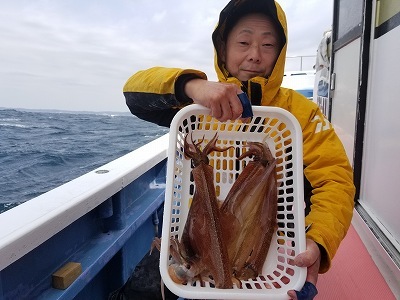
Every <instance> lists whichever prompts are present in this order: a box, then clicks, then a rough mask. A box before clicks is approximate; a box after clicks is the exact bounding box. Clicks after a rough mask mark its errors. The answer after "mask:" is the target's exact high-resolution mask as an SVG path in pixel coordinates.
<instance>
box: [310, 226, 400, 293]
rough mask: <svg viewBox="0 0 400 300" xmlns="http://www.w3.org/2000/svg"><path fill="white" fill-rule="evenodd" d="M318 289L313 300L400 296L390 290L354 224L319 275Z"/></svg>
mask: <svg viewBox="0 0 400 300" xmlns="http://www.w3.org/2000/svg"><path fill="white" fill-rule="evenodd" d="M317 288H318V295H317V297H315V299H316V300H338V299H341V300H347V299H349V300H350V299H363V300H374V299H382V300H392V299H399V298H396V296H395V295H394V294H393V292H392V291H391V289H390V287H389V285H388V284H387V282H386V281H385V279H384V277H383V276H382V274H381V272H380V271H379V269H378V267H377V266H376V264H375V262H374V261H373V259H372V257H371V255H370V254H369V252H368V251H367V249H366V247H365V245H364V243H363V241H362V240H361V238H360V236H359V235H358V233H357V231H356V230H355V228H354V226H353V225H352V226H351V227H350V229H349V231H348V233H347V235H346V237H345V239H344V240H343V242H342V244H341V245H340V247H339V250H338V252H337V254H336V256H335V258H334V259H333V261H332V268H331V269H330V270H329V272H327V273H326V274H322V275H320V276H319V280H318V283H317ZM399 296H400V295H398V296H397V297H399Z"/></svg>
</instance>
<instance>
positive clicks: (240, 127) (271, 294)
mask: <svg viewBox="0 0 400 300" xmlns="http://www.w3.org/2000/svg"><path fill="white" fill-rule="evenodd" d="M253 113H254V117H252V119H251V121H250V122H249V123H247V124H245V123H242V122H241V121H228V122H219V121H217V120H216V119H213V118H211V117H209V116H208V114H209V109H207V108H204V107H203V106H200V105H196V104H193V105H189V106H187V107H185V108H183V109H181V110H180V111H179V112H178V113H177V115H176V116H175V117H174V119H173V121H172V123H171V129H170V136H169V149H168V165H167V185H166V191H165V204H164V219H163V230H162V239H161V254H160V272H161V276H162V279H163V281H164V283H165V285H166V286H167V287H168V288H169V289H170V290H171V291H172V292H173V293H174V294H176V295H178V296H180V297H184V298H188V299H264V300H265V299H274V300H276V299H288V296H287V291H288V290H291V289H296V290H300V289H301V288H302V286H303V284H304V282H305V278H306V269H305V268H298V267H296V266H294V265H293V263H292V260H293V258H294V257H295V256H296V255H297V254H299V253H300V252H303V251H304V250H305V232H304V200H303V197H304V196H303V157H302V155H303V145H302V133H301V129H300V126H299V124H298V122H297V120H296V119H295V118H294V116H293V115H292V114H290V113H289V112H287V111H286V110H283V109H281V108H276V107H253ZM216 132H218V142H217V146H219V147H227V146H233V147H234V148H235V150H234V151H225V152H222V153H219V152H212V153H210V154H209V155H208V157H209V159H210V164H211V165H212V166H213V167H214V179H215V187H216V193H217V197H218V199H219V200H223V199H225V197H226V195H227V193H228V191H229V190H230V188H231V186H232V184H233V183H234V180H235V178H237V176H238V174H240V172H241V171H242V169H243V167H244V164H243V163H236V161H237V157H238V155H240V154H242V153H243V151H244V147H243V146H244V145H245V144H246V142H247V141H253V142H266V143H267V144H268V146H269V148H270V150H271V152H272V154H273V155H274V156H275V157H276V158H277V175H278V212H277V221H278V229H277V231H276V234H274V236H273V238H272V242H271V246H270V249H269V252H268V255H267V258H266V261H265V263H264V266H263V269H262V274H260V275H259V276H258V277H257V278H256V279H255V280H248V281H242V287H241V288H238V287H236V286H234V287H233V288H232V289H218V288H215V287H214V286H213V284H212V283H209V282H205V285H203V286H201V285H200V282H198V281H194V282H188V283H187V284H177V283H175V282H173V281H172V279H171V277H170V276H169V274H168V265H169V263H170V262H169V259H170V255H169V245H170V239H169V238H170V237H178V238H180V236H181V234H182V231H183V228H184V226H185V223H186V218H187V214H188V211H189V203H190V199H192V197H193V193H194V189H195V187H194V183H193V182H191V176H190V172H191V162H190V160H188V159H186V158H185V157H184V154H183V144H184V138H185V136H186V135H187V134H192V135H193V140H194V141H195V142H196V141H200V140H201V139H202V138H203V137H204V141H203V143H202V144H201V147H202V148H204V146H205V145H206V144H207V143H208V141H210V139H212V138H213V137H214V135H215V133H216ZM244 160H245V161H246V162H247V161H249V158H246V159H244Z"/></svg>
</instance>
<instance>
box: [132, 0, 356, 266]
mask: <svg viewBox="0 0 400 300" xmlns="http://www.w3.org/2000/svg"><path fill="white" fill-rule="evenodd" d="M250 2H251V4H250ZM237 3H240V5H242V4H246V5H248V6H251V5H254V4H255V3H256V4H257V5H260V8H258V11H259V12H265V13H267V14H268V15H270V16H271V17H272V18H273V19H274V20H275V22H279V24H280V25H281V28H280V30H281V31H282V35H283V37H282V40H283V47H282V50H281V53H280V55H279V57H278V60H277V62H276V64H275V67H274V69H273V71H272V74H271V75H270V76H269V77H268V78H264V77H255V78H253V79H251V80H249V81H248V82H240V81H239V80H238V79H236V78H234V77H231V76H230V74H229V72H228V71H227V70H226V69H225V66H224V65H223V63H222V62H221V61H220V60H219V55H218V49H219V46H220V43H221V40H223V31H224V28H225V26H227V25H226V24H227V20H228V19H229V18H230V17H231V16H234V15H235V14H237V13H240V12H238V11H237V7H236V4H237ZM228 21H229V20H228ZM286 37H287V25H286V17H285V14H284V12H283V10H282V8H281V7H280V6H279V4H278V3H276V2H275V1H273V0H257V1H255V0H247V1H246V0H237V1H231V2H230V4H228V5H227V7H226V8H225V9H224V10H223V11H222V12H221V15H220V19H219V23H218V26H217V27H216V29H215V31H214V33H213V42H214V47H215V49H216V51H215V53H216V54H215V61H214V65H215V70H216V72H217V75H218V80H219V81H220V82H229V83H235V84H237V85H239V86H240V87H241V88H242V90H244V91H245V92H246V93H247V94H248V96H249V98H250V99H251V102H252V104H253V105H265V106H276V107H281V108H283V109H285V110H287V111H289V112H291V113H292V114H293V115H294V116H295V117H296V118H297V120H298V121H299V123H300V126H301V128H302V132H303V153H304V156H303V163H304V178H305V198H307V197H308V199H309V201H310V202H309V203H308V205H309V208H308V210H307V211H306V220H305V223H306V225H309V224H312V226H311V228H310V230H309V231H308V232H307V234H306V236H307V238H310V239H312V240H314V241H315V242H316V243H318V244H319V245H320V249H321V254H322V260H321V266H320V270H319V271H320V273H324V272H326V271H327V270H328V269H329V267H330V265H331V260H332V258H333V257H334V255H335V253H336V251H337V249H338V247H339V244H340V242H341V241H342V239H343V238H344V236H345V235H346V232H347V230H348V228H349V226H350V222H351V218H352V214H353V206H354V194H355V187H354V184H353V171H352V168H351V166H350V164H349V161H348V158H347V155H346V153H345V151H344V148H343V145H342V143H341V141H340V140H339V138H338V136H337V135H336V133H335V131H334V129H333V127H332V125H331V124H330V123H329V121H328V120H327V119H326V118H325V116H324V115H323V114H322V113H321V111H320V109H319V108H318V106H317V105H316V104H315V103H314V102H312V101H310V100H308V99H307V98H305V97H304V96H303V95H301V94H299V93H298V92H296V91H293V90H291V89H287V88H283V87H281V83H282V79H283V75H284V65H285V59H286V48H287V43H286ZM193 78H203V79H207V77H206V75H205V74H204V73H203V72H201V71H198V70H190V69H178V68H163V67H155V68H151V69H148V70H144V71H140V72H138V73H136V74H134V75H133V76H132V77H130V78H129V79H128V81H127V82H126V84H125V86H124V95H125V98H126V103H127V105H128V107H129V109H130V110H131V112H132V113H133V114H135V115H136V116H138V117H139V118H142V119H144V120H147V121H151V122H154V123H157V124H159V125H163V126H169V125H170V122H171V120H172V118H173V116H174V115H175V114H176V112H177V111H178V110H179V109H180V108H181V107H183V106H185V105H188V104H190V103H192V100H191V99H189V98H188V97H187V96H186V95H184V93H183V86H184V84H185V83H186V82H187V81H188V80H190V79H193ZM308 188H309V189H308Z"/></svg>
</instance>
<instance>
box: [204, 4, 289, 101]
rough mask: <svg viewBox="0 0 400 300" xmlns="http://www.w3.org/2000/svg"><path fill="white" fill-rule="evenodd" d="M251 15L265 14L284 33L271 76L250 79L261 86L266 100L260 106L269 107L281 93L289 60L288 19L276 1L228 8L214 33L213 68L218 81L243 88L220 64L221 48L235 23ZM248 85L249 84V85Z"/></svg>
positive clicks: (225, 9) (221, 16)
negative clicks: (279, 92)
mask: <svg viewBox="0 0 400 300" xmlns="http://www.w3.org/2000/svg"><path fill="white" fill-rule="evenodd" d="M249 13H264V14H265V15H267V16H269V17H271V18H272V20H273V21H274V22H275V23H276V25H277V28H278V30H279V31H280V34H281V41H282V49H281V52H280V54H279V56H278V59H277V61H276V63H275V67H274V69H273V71H272V73H271V75H270V76H269V77H268V78H264V77H255V78H252V79H250V80H249V81H250V82H251V83H256V84H260V85H261V89H262V91H263V97H262V98H263V99H262V100H261V103H260V104H263V105H267V104H270V103H268V102H270V101H271V100H272V99H273V98H274V97H275V95H276V94H277V93H278V91H279V88H280V86H281V84H282V80H283V75H284V70H285V60H286V49H287V24H286V16H285V13H284V11H283V10H282V8H281V6H280V5H279V4H278V3H277V2H275V1H274V0H231V1H230V2H229V3H228V4H227V5H226V7H225V8H224V9H223V10H222V11H221V13H220V16H219V21H218V25H217V27H216V28H215V30H214V32H213V34H212V39H213V43H214V49H215V56H214V67H215V71H216V72H217V76H218V80H219V81H222V82H233V83H237V84H240V85H243V83H240V82H239V81H238V79H236V78H234V77H231V76H230V74H229V72H228V71H227V69H226V67H225V64H224V63H223V62H222V61H221V54H220V51H221V50H220V49H221V45H223V43H225V41H226V37H227V34H228V33H229V31H230V30H231V29H232V27H233V26H234V25H235V24H236V22H237V21H238V20H239V19H240V18H241V17H243V16H245V15H247V14H249ZM248 84H249V85H250V83H248ZM267 99H269V100H267Z"/></svg>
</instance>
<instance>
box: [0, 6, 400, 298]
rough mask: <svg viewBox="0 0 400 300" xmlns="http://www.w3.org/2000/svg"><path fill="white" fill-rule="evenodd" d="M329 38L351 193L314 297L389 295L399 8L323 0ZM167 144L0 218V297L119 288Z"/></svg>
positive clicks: (331, 106)
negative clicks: (329, 6) (346, 226)
mask: <svg viewBox="0 0 400 300" xmlns="http://www.w3.org/2000/svg"><path fill="white" fill-rule="evenodd" d="M349 12H352V13H351V14H350V13H349ZM330 42H331V43H332V56H331V58H330V68H329V80H330V90H329V96H328V97H326V98H325V99H322V102H320V104H321V107H322V108H323V109H324V112H325V114H326V116H327V118H329V119H330V120H331V122H332V123H333V125H334V126H335V128H336V130H337V132H338V134H339V136H340V137H341V139H342V141H343V144H344V145H345V148H346V152H347V154H348V156H349V158H350V161H351V162H352V165H353V168H354V174H355V184H356V187H357V194H356V199H355V201H356V207H355V211H354V218H353V221H352V226H351V228H350V230H349V233H348V235H347V236H346V238H345V240H344V241H343V243H342V245H341V247H340V248H339V251H338V253H337V255H336V257H335V258H334V260H333V267H332V269H331V271H330V272H328V273H327V274H324V275H321V276H320V279H319V282H318V285H317V287H318V289H319V295H318V296H317V297H316V299H325V300H326V299H385V300H387V299H399V297H400V269H399V267H400V254H399V252H400V218H399V217H398V213H399V211H400V209H399V208H400V202H399V201H398V188H397V184H398V179H399V175H398V172H399V171H398V170H399V169H400V159H399V157H398V154H397V153H399V151H400V142H399V137H398V129H399V128H400V118H399V113H398V112H399V111H400V102H399V101H398V94H399V88H398V75H397V70H399V69H400V60H399V59H398V53H400V4H399V2H398V1H397V0H388V1H378V0H373V1H363V0H354V1H351V2H350V1H346V0H335V1H334V24H333V31H332V37H331V41H330ZM314 101H315V97H314ZM167 147H168V135H165V136H163V137H161V138H158V139H157V140H154V141H152V142H150V143H149V144H147V145H145V146H143V147H141V148H139V149H137V150H135V151H133V152H131V153H129V154H127V155H125V156H123V157H121V158H119V159H117V160H115V161H112V162H110V163H108V164H106V165H104V166H102V167H100V168H98V169H96V170H93V171H92V172H89V173H87V174H85V175H83V176H81V177H79V178H77V179H75V180H73V181H71V182H68V183H66V184H64V185H62V186H60V187H58V188H56V189H54V190H51V191H49V192H48V193H45V194H43V195H41V196H39V197H37V198H34V199H32V200H30V201H28V202H26V203H23V204H21V205H19V206H17V207H15V208H12V209H10V210H8V211H6V212H4V213H2V214H0V300H9V299H12V300H13V299H18V300H19V299H46V300H50V299H106V298H107V296H108V295H109V293H110V292H111V291H113V290H115V289H117V288H119V287H120V286H122V285H123V284H124V283H125V282H126V280H127V279H128V278H129V276H130V275H131V273H132V271H133V270H134V268H135V266H136V265H137V263H138V262H139V261H140V260H141V259H142V258H143V256H144V255H145V254H146V253H147V252H148V251H149V247H150V244H151V241H152V239H153V237H154V233H155V229H156V228H158V229H159V228H161V227H160V226H161V223H162V217H163V202H164V194H165V183H166V163H167ZM66 265H67V269H61V271H64V273H56V272H57V271H59V270H60V268H62V267H63V266H66ZM54 273H56V274H55V275H56V276H54ZM55 287H57V288H55Z"/></svg>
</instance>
